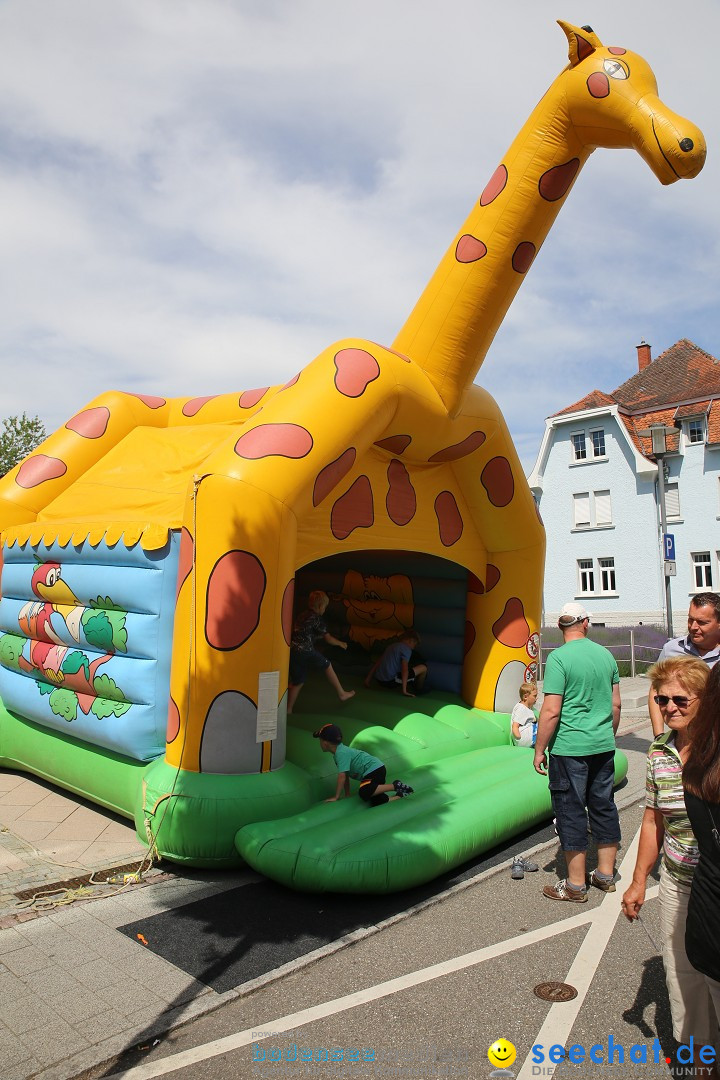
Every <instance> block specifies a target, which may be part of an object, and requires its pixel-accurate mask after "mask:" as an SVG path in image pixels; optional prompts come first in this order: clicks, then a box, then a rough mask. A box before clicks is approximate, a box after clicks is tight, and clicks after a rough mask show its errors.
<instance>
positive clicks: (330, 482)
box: [313, 446, 357, 506]
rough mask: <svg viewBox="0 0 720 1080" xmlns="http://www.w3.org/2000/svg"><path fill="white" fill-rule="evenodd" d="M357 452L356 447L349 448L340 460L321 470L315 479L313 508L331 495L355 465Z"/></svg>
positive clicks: (336, 459) (337, 459)
mask: <svg viewBox="0 0 720 1080" xmlns="http://www.w3.org/2000/svg"><path fill="white" fill-rule="evenodd" d="M356 457H357V451H356V450H355V447H354V446H349V447H348V448H347V450H345V452H344V453H342V454H341V455H340V457H339V458H335V461H331V462H330V464H329V465H326V466H325V468H324V469H321V470H320V472H319V473H318V474H317V477H316V478H315V486H314V487H313V506H319V505H320V503H321V502H322V501H323V499H324V498H325V497H326V496H327V495H329V494H330V492H331V491H332V489H333V488H334V487H335V485H336V484H339V483H340V481H341V480H342V478H343V476H346V475H347V474H348V473H349V472H350V470H351V469H352V467H353V465H354V464H355V458H356Z"/></svg>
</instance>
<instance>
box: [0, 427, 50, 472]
mask: <svg viewBox="0 0 720 1080" xmlns="http://www.w3.org/2000/svg"><path fill="white" fill-rule="evenodd" d="M46 437H47V432H46V431H45V425H44V424H43V422H42V420H41V419H40V417H39V416H28V415H27V413H23V414H22V416H8V417H7V418H6V419H5V420H3V422H2V428H1V429H0V476H4V475H5V473H7V472H10V470H11V469H12V468H13V467H14V466H15V465H17V463H18V462H19V461H22V459H23V458H25V457H27V456H28V454H29V453H30V452H31V451H32V450H34V449H35V447H36V446H39V445H40V443H41V442H42V441H43V439H44V438H46Z"/></svg>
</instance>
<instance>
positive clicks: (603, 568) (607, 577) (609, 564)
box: [598, 558, 617, 593]
mask: <svg viewBox="0 0 720 1080" xmlns="http://www.w3.org/2000/svg"><path fill="white" fill-rule="evenodd" d="M598 564H599V566H600V591H601V592H612V593H614V592H617V589H616V588H615V559H614V558H613V559H611V558H607V559H598Z"/></svg>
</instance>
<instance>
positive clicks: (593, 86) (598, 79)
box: [587, 71, 610, 98]
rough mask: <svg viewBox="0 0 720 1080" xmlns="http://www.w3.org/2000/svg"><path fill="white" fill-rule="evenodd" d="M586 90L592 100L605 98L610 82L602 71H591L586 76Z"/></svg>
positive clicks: (608, 91)
mask: <svg viewBox="0 0 720 1080" xmlns="http://www.w3.org/2000/svg"><path fill="white" fill-rule="evenodd" d="M587 88H588V90H589V91H590V93H591V94H592V96H593V97H594V98H605V97H607V96H608V94H609V93H610V80H609V79H608V77H607V75H606V74H605V72H604V71H593V73H592V75H588V80H587Z"/></svg>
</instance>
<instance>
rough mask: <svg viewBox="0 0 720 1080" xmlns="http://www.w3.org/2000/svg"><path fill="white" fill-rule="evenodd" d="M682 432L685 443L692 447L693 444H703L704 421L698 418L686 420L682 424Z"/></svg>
mask: <svg viewBox="0 0 720 1080" xmlns="http://www.w3.org/2000/svg"><path fill="white" fill-rule="evenodd" d="M683 430H684V433H685V442H686V443H688V444H690V445H692V444H693V443H704V442H705V421H704V420H703V419H702V417H699V416H698V417H695V418H694V419H692V420H686V421H685V422H684V424H683Z"/></svg>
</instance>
